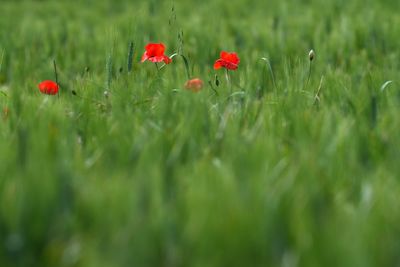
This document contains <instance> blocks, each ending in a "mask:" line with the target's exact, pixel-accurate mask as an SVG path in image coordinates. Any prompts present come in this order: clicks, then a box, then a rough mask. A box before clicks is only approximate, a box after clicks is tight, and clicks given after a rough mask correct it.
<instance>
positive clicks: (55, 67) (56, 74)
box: [53, 59, 58, 85]
mask: <svg viewBox="0 0 400 267" xmlns="http://www.w3.org/2000/svg"><path fill="white" fill-rule="evenodd" d="M53 66H54V76H55V78H56V84H57V85H58V73H57V64H56V60H55V59H53Z"/></svg>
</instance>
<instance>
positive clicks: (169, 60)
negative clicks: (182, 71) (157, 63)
mask: <svg viewBox="0 0 400 267" xmlns="http://www.w3.org/2000/svg"><path fill="white" fill-rule="evenodd" d="M163 61H164V63H165V64H169V63H171V62H172V59H171V58H170V57H168V56H166V55H164V56H163Z"/></svg>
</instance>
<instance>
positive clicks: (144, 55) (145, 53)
mask: <svg viewBox="0 0 400 267" xmlns="http://www.w3.org/2000/svg"><path fill="white" fill-rule="evenodd" d="M148 59H149V55H147V51H146V52H144V54H143V56H142V59H141V60H140V61H141V62H145V61H146V60H148Z"/></svg>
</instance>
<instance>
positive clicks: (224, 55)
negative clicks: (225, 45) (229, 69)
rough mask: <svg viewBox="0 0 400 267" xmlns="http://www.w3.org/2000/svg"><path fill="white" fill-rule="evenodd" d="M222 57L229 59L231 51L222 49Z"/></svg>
mask: <svg viewBox="0 0 400 267" xmlns="http://www.w3.org/2000/svg"><path fill="white" fill-rule="evenodd" d="M220 58H221V59H225V60H228V59H229V53H228V52H226V51H221V54H220Z"/></svg>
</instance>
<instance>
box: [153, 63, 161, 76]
mask: <svg viewBox="0 0 400 267" xmlns="http://www.w3.org/2000/svg"><path fill="white" fill-rule="evenodd" d="M154 65H155V66H156V69H157V72H158V74H160V67H159V66H158V64H157V62H155V63H154Z"/></svg>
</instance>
